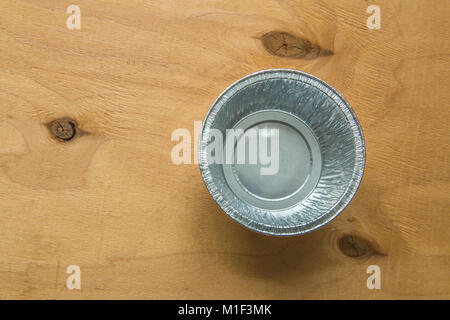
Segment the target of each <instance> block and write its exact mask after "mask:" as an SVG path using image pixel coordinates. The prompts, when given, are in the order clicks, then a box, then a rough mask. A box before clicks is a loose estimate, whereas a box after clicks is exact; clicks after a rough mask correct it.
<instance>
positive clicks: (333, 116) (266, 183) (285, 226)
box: [199, 69, 365, 235]
mask: <svg viewBox="0 0 450 320" xmlns="http://www.w3.org/2000/svg"><path fill="white" fill-rule="evenodd" d="M229 129H234V132H242V134H241V135H236V136H231V135H229V132H230V130H229ZM239 130H241V131H239ZM252 130H253V132H255V133H256V137H257V138H256V140H255V141H258V142H260V141H263V138H264V139H268V140H266V144H265V146H266V148H265V150H266V151H267V153H266V154H264V153H262V154H261V153H260V152H261V151H258V152H256V156H261V159H258V160H257V161H256V163H255V162H251V161H248V159H249V158H251V156H250V151H251V150H253V149H251V147H248V146H247V147H245V146H244V149H242V150H241V151H243V152H244V155H245V157H244V158H245V159H247V161H246V162H239V161H236V156H235V155H233V156H230V158H229V160H231V161H226V158H227V156H226V155H227V154H229V153H230V151H234V152H236V154H238V152H237V148H238V145H239V143H238V142H239V139H241V140H243V141H246V140H244V139H246V138H244V139H242V137H245V134H246V133H250V132H251V131H252ZM231 131H233V130H231ZM272 132H273V133H276V135H272ZM249 136H250V135H247V139H250V138H249ZM267 136H269V138H267ZM219 137H220V138H222V137H223V141H222V143H221V144H220V143H218V139H219ZM231 137H233V141H232V142H230V141H231ZM235 138H236V140H235ZM275 138H276V139H275ZM270 139H272V140H270ZM227 140H229V142H230V146H232V147H231V148H230V149H227V148H228V146H227ZM269 140H270V143H272V142H275V141H278V142H277V144H273V145H272V144H270V143H269V142H267V141H269ZM243 145H245V143H244V144H243ZM269 145H270V147H269ZM221 146H222V147H221ZM257 146H258V147H264V144H261V143H258V144H257ZM274 146H276V149H275V147H274ZM218 148H221V149H220V150H219V149H218ZM270 148H272V149H270ZM261 150H262V149H261ZM275 150H277V153H276V155H277V157H276V158H275V157H273V159H271V160H273V163H271V162H270V161H268V159H270V157H269V158H268V156H269V155H274V154H275V152H274V151H275ZM219 151H221V152H222V151H223V157H222V160H221V161H217V159H218V158H220V157H218V152H219ZM253 151H254V150H253ZM262 155H265V158H263V157H262ZM262 159H264V161H262ZM199 162H200V170H201V173H202V176H203V179H204V181H205V184H206V187H207V188H208V191H209V192H210V194H211V195H212V197H213V198H214V200H215V201H216V202H217V203H218V205H219V206H220V207H221V208H222V210H223V211H225V212H226V213H227V214H228V215H229V216H230V217H231V218H233V219H234V220H236V221H237V222H239V223H241V224H242V225H244V226H246V227H248V228H250V229H252V230H255V231H259V232H262V233H266V234H271V235H296V234H301V233H305V232H308V231H311V230H314V229H316V228H318V227H320V226H322V225H324V224H326V223H328V222H329V221H331V220H332V219H333V218H334V217H336V216H337V215H338V214H339V213H340V212H341V211H342V210H343V209H344V208H345V207H346V206H347V204H348V203H349V202H350V200H351V199H352V197H353V195H354V194H355V192H356V190H357V189H358V186H359V183H360V181H361V178H362V175H363V171H364V162H365V145H364V138H363V134H362V130H361V127H360V125H359V122H358V119H357V118H356V116H355V114H354V112H353V110H352V109H351V107H350V106H349V104H348V103H347V102H346V101H345V100H344V98H343V97H342V96H341V95H340V94H339V93H338V92H337V91H336V90H335V89H333V88H332V87H331V86H330V85H328V84H327V83H325V82H324V81H322V80H320V79H318V78H316V77H314V76H312V75H309V74H307V73H304V72H300V71H295V70H288V69H272V70H264V71H260V72H256V73H253V74H250V75H248V76H246V77H244V78H242V79H240V80H238V81H237V82H235V83H233V84H232V85H231V86H230V87H228V88H227V89H226V90H225V91H224V92H223V93H222V94H221V95H220V96H219V97H218V98H217V100H216V101H215V102H214V103H213V105H212V106H211V108H210V110H209V112H208V114H207V116H206V118H205V120H204V122H203V126H202V130H201V133H200V146H199ZM275 162H276V164H275ZM271 169H274V170H271ZM264 170H266V173H264ZM269 171H271V172H269ZM267 172H269V173H267Z"/></svg>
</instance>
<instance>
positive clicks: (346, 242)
mask: <svg viewBox="0 0 450 320" xmlns="http://www.w3.org/2000/svg"><path fill="white" fill-rule="evenodd" d="M338 244H339V249H340V250H341V251H342V253H343V254H345V255H346V256H348V257H352V258H359V257H363V256H368V255H371V254H372V253H374V249H373V247H372V246H371V245H370V243H369V242H368V241H366V240H364V239H362V238H360V237H357V236H355V235H345V236H343V237H342V238H340V239H339V243H338Z"/></svg>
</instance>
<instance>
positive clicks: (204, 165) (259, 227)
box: [198, 69, 365, 236]
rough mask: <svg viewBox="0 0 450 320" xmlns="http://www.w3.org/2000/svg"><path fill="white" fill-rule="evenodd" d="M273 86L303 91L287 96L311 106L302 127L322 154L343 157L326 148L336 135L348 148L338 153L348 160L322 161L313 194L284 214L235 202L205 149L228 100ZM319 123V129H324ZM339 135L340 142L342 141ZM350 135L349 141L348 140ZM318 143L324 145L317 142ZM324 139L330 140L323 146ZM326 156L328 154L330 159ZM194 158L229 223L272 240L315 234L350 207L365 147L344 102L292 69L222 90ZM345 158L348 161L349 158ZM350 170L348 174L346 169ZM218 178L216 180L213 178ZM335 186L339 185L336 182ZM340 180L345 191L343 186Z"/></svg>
mask: <svg viewBox="0 0 450 320" xmlns="http://www.w3.org/2000/svg"><path fill="white" fill-rule="evenodd" d="M273 80H275V81H279V80H281V81H282V83H281V84H280V85H279V86H283V85H288V84H293V85H294V86H298V88H300V89H301V90H302V93H299V92H298V93H296V92H295V90H294V92H293V91H292V90H293V89H292V90H291V91H288V93H293V94H294V95H297V96H296V98H297V99H298V101H300V100H302V101H305V103H306V104H305V105H308V106H309V105H310V108H311V110H315V111H316V112H315V113H314V115H312V116H311V115H307V116H306V117H305V116H304V118H307V121H310V122H311V128H312V131H313V132H314V134H315V135H316V137H317V138H318V141H319V144H320V145H321V147H322V146H325V148H329V149H330V150H331V149H332V150H331V151H334V152H335V153H337V154H340V153H342V152H341V150H338V149H336V148H338V147H337V146H334V145H333V144H332V143H333V142H329V141H334V139H337V140H339V139H340V138H339V137H340V133H339V132H341V131H342V132H344V133H345V135H346V139H347V142H349V143H348V146H345V145H343V146H344V147H343V148H342V149H343V150H346V149H345V147H348V148H349V150H348V152H347V153H346V155H347V158H345V159H344V160H341V159H335V160H334V162H333V161H328V162H327V157H324V161H323V163H321V165H322V172H321V176H320V180H319V181H318V183H317V185H316V187H315V188H314V190H313V191H312V192H311V193H310V194H309V195H308V196H307V197H306V198H304V199H303V200H302V201H300V202H299V203H297V204H295V205H292V206H290V207H289V208H284V209H283V210H267V209H261V208H258V207H254V206H252V205H250V204H249V203H247V202H245V201H243V200H242V199H239V197H238V196H236V194H233V192H232V190H230V189H229V186H228V184H227V182H226V181H225V180H224V179H223V177H222V174H223V173H222V172H221V171H220V170H223V168H219V169H218V168H217V167H215V168H214V167H211V165H210V164H209V163H208V150H207V146H208V144H209V143H210V131H211V129H212V128H214V125H215V124H216V123H220V122H221V121H222V122H223V121H229V117H228V115H227V113H226V108H227V103H229V102H230V99H233V97H235V96H237V95H238V94H239V93H240V92H241V91H242V90H246V89H248V90H252V89H251V88H252V86H253V87H255V86H265V87H263V91H260V92H263V93H262V94H263V95H264V92H265V91H270V89H271V86H272V85H271V84H269V83H275V82H273ZM266 83H267V85H266ZM272 87H273V86H272ZM255 88H256V87H255ZM264 90H265V91H264ZM278 93H279V92H277V91H275V92H269V94H270V96H268V97H269V100H270V99H272V98H271V97H272V96H273V95H277V94H278ZM285 93H286V92H285ZM283 97H287V96H283ZM283 99H284V98H283ZM301 108H302V106H301V105H300V104H299V105H297V106H294V107H292V108H291V109H289V110H288V112H292V113H296V112H300V111H299V110H301ZM268 110H269V111H270V110H272V109H270V108H268V109H266V111H268ZM276 110H278V109H276ZM330 110H331V111H330ZM254 111H255V110H253V112H254ZM256 111H258V110H256ZM279 111H286V110H279ZM302 112H303V111H302ZM311 114H312V113H311ZM224 115H225V116H224ZM317 115H319V117H322V118H321V119H319V120H317V119H316V120H314V117H317ZM296 116H298V115H296ZM218 117H219V118H218ZM220 117H222V119H221V118H220ZM327 117H329V118H327ZM299 118H300V119H301V118H302V117H301V116H299ZM311 119H312V120H311ZM301 120H304V119H301ZM233 121H234V120H233ZM314 121H316V122H314ZM320 121H322V122H323V123H324V124H325V126H328V127H329V128H331V129H330V130H331V132H332V133H339V134H334V135H333V134H331V133H330V134H327V133H326V132H323V128H321V127H320V126H319V125H317V127H318V129H317V128H316V129H317V131H315V129H314V126H315V125H316V124H317V123H320ZM235 122H236V121H235ZM323 123H322V124H321V125H324V124H323ZM321 130H322V131H321ZM339 130H340V131H339ZM318 132H319V133H318ZM344 133H343V134H342V136H344ZM321 135H322V136H323V137H321ZM350 135H351V141H350V139H349V137H350ZM324 137H325V138H324ZM330 137H332V138H330ZM336 137H338V138H336ZM321 139H322V140H324V141H325V142H323V141H321ZM327 139H328V140H329V141H328V142H327ZM343 141H344V140H343ZM338 142H339V141H338ZM344 142H345V141H344ZM327 144H328V145H327ZM331 151H330V154H332V153H331ZM336 151H337V152H336ZM198 153H199V166H200V171H201V174H202V177H203V180H204V182H205V185H206V187H207V189H208V191H209V193H210V194H211V196H212V198H213V199H214V200H215V201H216V202H217V204H218V205H219V206H220V208H221V209H222V210H223V211H224V212H225V213H226V214H227V215H229V216H230V217H231V218H232V219H234V220H235V221H237V222H239V223H240V224H242V225H243V226H245V227H247V228H249V229H251V230H254V231H257V232H260V233H264V234H269V235H277V236H288V235H298V234H303V233H306V232H310V231H312V230H315V229H317V228H319V227H321V226H323V225H325V224H327V223H328V222H330V221H331V220H333V219H334V218H335V217H336V216H338V215H339V213H340V212H341V211H342V210H343V209H344V208H345V207H346V206H347V205H348V204H349V202H350V201H351V200H352V198H353V196H354V195H355V193H356V191H357V189H358V187H359V184H360V182H361V179H362V176H363V173H364V166H365V142H364V136H363V132H362V128H361V126H360V123H359V121H358V119H357V117H356V115H355V113H354V111H353V110H352V108H351V107H350V105H349V104H348V102H347V101H346V100H345V99H344V98H343V96H342V95H341V94H340V93H339V92H338V91H337V90H335V89H334V88H333V87H332V86H330V85H329V84H327V83H326V82H324V81H323V80H321V79H319V78H317V77H315V76H313V75H311V74H308V73H305V72H302V71H298V70H292V69H268V70H262V71H258V72H255V73H252V74H249V75H247V76H245V77H243V78H242V79H240V80H238V81H236V82H234V83H233V84H231V85H230V86H229V87H228V88H226V89H225V90H224V91H223V92H222V93H221V94H220V95H219V97H218V98H217V99H216V100H215V101H214V103H213V104H212V106H211V107H210V109H209V111H208V113H207V115H206V117H205V120H204V121H203V125H202V128H201V131H200V142H199V151H198ZM333 154H334V153H333ZM349 154H350V155H352V156H351V157H348V155H349ZM331 157H333V156H331ZM334 157H335V156H334ZM340 161H341V162H342V163H341V162H340ZM216 166H217V165H216ZM341 166H343V167H347V169H346V171H345V170H344V171H345V172H344V171H342V172H340V170H341ZM350 166H351V170H349V169H350V168H348V167H350ZM213 169H214V170H213ZM213 171H214V172H213ZM218 172H220V174H217V173H218ZM325 173H326V176H325ZM322 175H324V176H322ZM219 176H220V177H219ZM341 176H346V179H347V180H345V179H344V178H342V179H341V180H339V177H341ZM337 177H338V178H337ZM338 180H339V181H341V182H339V183H338V182H336V181H338ZM344 180H345V185H343V182H342V181H344ZM333 184H335V185H333Z"/></svg>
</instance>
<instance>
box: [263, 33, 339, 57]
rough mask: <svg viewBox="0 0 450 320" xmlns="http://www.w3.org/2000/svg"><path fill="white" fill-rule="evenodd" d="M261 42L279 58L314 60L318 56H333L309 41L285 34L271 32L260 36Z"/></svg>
mask: <svg viewBox="0 0 450 320" xmlns="http://www.w3.org/2000/svg"><path fill="white" fill-rule="evenodd" d="M261 41H262V43H263V45H264V47H265V48H266V50H267V51H269V52H270V53H271V54H273V55H275V56H280V57H289V58H298V59H314V58H317V57H319V56H328V55H331V54H333V52H331V51H329V50H325V49H323V48H321V47H320V46H318V45H314V44H312V43H311V42H310V41H309V40H307V39H303V38H300V37H297V36H294V35H292V34H289V33H287V32H282V31H271V32H269V33H266V34H265V35H263V36H262V38H261Z"/></svg>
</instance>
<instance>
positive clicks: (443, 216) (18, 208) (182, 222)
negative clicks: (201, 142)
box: [0, 0, 450, 299]
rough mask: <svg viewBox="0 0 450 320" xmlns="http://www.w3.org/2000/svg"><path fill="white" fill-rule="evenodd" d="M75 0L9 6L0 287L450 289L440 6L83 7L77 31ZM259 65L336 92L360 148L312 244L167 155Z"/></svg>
mask: <svg viewBox="0 0 450 320" xmlns="http://www.w3.org/2000/svg"><path fill="white" fill-rule="evenodd" d="M71 4H72V2H71V1H56V0H31V1H15V0H0V226H1V227H0V228H1V232H0V298H7V299H13V298H20V299H55V298H56V299H79V298H81V299H93V298H100V299H110V298H127V299H128V298H143V299H157V298H159V299H165V298H171V299H182V298H183V299H187V298H200V299H202V298H203V299H211V298H237V299H239V298H245V299H247V298H248V299H250V298H251V299H310V298H331V299H342V298H361V299H372V298H381V299H386V298H400V299H405V298H415V299H416V298H419V299H420V298H438V299H443V298H446V299H448V298H450V231H449V229H450V216H449V207H450V196H449V187H450V180H449V179H450V176H449V161H450V159H449V149H450V138H449V127H448V126H449V121H450V112H449V110H450V105H449V101H450V90H449V89H450V88H449V79H450V34H449V30H450V23H449V19H448V14H449V12H450V2H449V1H447V0H435V1H425V0H411V1H400V0H396V1H394V0H389V1H388V0H386V1H382V0H373V1H372V0H370V1H364V0H345V1H343V0H333V1H319V0H318V1H313V0H310V1H309V0H304V1H301V0H296V1H293V0H292V1H291V0H279V1H271V0H267V1H258V0H252V1H204V0H198V1H191V0H189V1H162V0H161V1H148V0H133V1H119V0H116V1H92V0H80V1H77V3H76V4H77V5H78V6H79V7H80V9H81V29H80V30H69V29H68V28H67V27H66V20H67V19H68V17H69V16H70V14H67V13H66V9H67V7H68V6H69V5H71ZM372 4H375V5H378V6H379V8H380V13H381V28H380V29H373V30H369V29H368V27H367V25H366V20H367V19H368V18H369V16H370V14H369V13H367V12H366V9H367V7H368V6H369V5H372ZM277 46H278V47H277ZM268 68H293V69H298V70H303V71H306V72H309V73H312V74H314V75H316V76H318V77H320V78H322V79H324V80H325V81H327V82H328V83H330V84H331V85H332V86H334V87H335V88H336V89H337V90H338V91H340V92H341V93H342V94H343V95H344V97H345V98H346V99H347V100H348V101H349V103H350V104H351V105H352V107H353V109H354V110H355V112H356V114H357V116H358V118H359V120H360V122H361V125H362V127H363V130H364V135H365V139H366V145H367V162H366V171H365V175H364V178H363V181H362V183H361V186H360V189H359V191H358V193H357V195H356V196H355V198H354V199H353V201H352V202H351V204H350V205H349V206H348V207H347V209H345V210H344V211H343V212H342V214H341V215H340V216H339V217H338V218H336V219H335V220H333V221H332V222H331V223H330V224H328V225H327V226H325V227H323V228H321V229H319V230H316V231H314V232H311V233H309V234H306V235H303V236H296V237H286V238H277V237H269V236H265V235H261V234H258V233H255V232H252V231H249V230H247V229H245V228H243V227H241V226H240V225H239V224H238V223H236V222H234V221H233V220H231V219H230V218H228V217H227V216H226V215H225V214H224V213H222V212H221V211H220V209H219V208H218V207H217V205H216V204H215V202H214V201H213V200H212V199H211V197H210V195H209V193H208V192H207V190H206V188H205V186H204V184H203V181H202V179H201V176H200V172H199V168H198V165H195V164H190V165H188V164H181V165H175V164H174V163H173V162H172V160H171V152H172V148H173V147H174V146H175V145H176V144H177V142H174V141H172V140H171V134H172V132H173V131H174V130H176V129H178V128H186V129H188V130H189V131H190V132H191V133H193V131H194V121H201V120H202V119H203V117H204V116H205V115H206V112H207V110H208V108H209V107H210V105H211V104H212V102H213V101H214V100H215V98H216V97H217V96H218V95H219V94H220V92H221V91H222V90H224V89H225V88H226V87H227V86H228V85H230V84H231V83H232V82H233V81H235V80H237V79H239V78H241V77H243V76H245V75H247V74H249V73H252V72H255V71H258V70H262V69H268ZM54 120H58V121H59V122H53V123H52V121H54ZM58 126H61V127H62V128H63V129H58ZM71 126H73V127H71ZM71 128H72V129H73V128H75V130H76V132H75V136H74V137H73V139H71V140H69V141H65V142H63V141H61V140H60V139H58V138H57V137H56V136H57V135H59V134H61V133H62V134H67V130H69V131H70V130H71ZM69 133H70V132H69ZM55 135H56V136H55ZM62 138H64V137H62ZM192 139H194V138H192ZM192 148H193V146H192ZM69 265H78V266H79V267H80V268H81V290H76V289H75V290H69V289H67V287H66V279H67V277H68V276H69V274H67V273H66V269H67V267H68V266H69ZM370 265H378V266H379V267H380V271H381V289H379V290H377V289H375V290H369V289H368V288H367V286H366V281H367V278H368V277H369V274H367V272H366V270H367V267H368V266H370Z"/></svg>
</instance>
